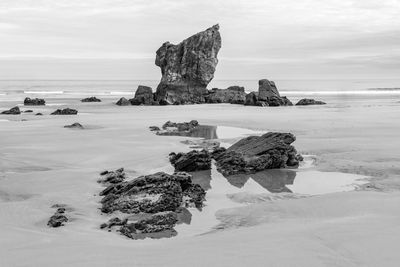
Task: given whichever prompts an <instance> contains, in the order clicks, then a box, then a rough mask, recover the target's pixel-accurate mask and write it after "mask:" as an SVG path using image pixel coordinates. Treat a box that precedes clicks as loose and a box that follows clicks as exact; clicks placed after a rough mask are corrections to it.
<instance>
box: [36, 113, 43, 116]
mask: <svg viewBox="0 0 400 267" xmlns="http://www.w3.org/2000/svg"><path fill="white" fill-rule="evenodd" d="M35 116H43V114H42V113H40V112H39V113H36V114H35Z"/></svg>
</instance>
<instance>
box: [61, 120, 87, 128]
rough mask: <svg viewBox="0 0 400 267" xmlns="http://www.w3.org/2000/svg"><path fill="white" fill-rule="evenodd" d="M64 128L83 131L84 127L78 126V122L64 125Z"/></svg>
mask: <svg viewBox="0 0 400 267" xmlns="http://www.w3.org/2000/svg"><path fill="white" fill-rule="evenodd" d="M64 128H70V129H84V127H83V126H82V124H80V123H79V122H75V123H73V124H71V125H65V126H64Z"/></svg>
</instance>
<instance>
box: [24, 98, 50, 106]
mask: <svg viewBox="0 0 400 267" xmlns="http://www.w3.org/2000/svg"><path fill="white" fill-rule="evenodd" d="M24 105H25V106H44V105H46V101H44V99H40V98H29V97H27V98H25V100H24Z"/></svg>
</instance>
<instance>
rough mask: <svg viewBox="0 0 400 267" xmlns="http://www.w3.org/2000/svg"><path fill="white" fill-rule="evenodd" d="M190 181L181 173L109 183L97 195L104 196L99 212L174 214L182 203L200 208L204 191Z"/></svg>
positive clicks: (188, 175) (189, 177)
mask: <svg viewBox="0 0 400 267" xmlns="http://www.w3.org/2000/svg"><path fill="white" fill-rule="evenodd" d="M191 178H192V176H191V175H190V174H188V173H184V172H178V173H174V174H172V175H169V174H167V173H164V172H158V173H155V174H151V175H146V176H140V177H138V178H136V179H134V180H131V181H129V182H122V183H117V184H112V185H110V186H108V187H107V188H106V189H104V190H103V191H102V192H101V193H100V195H101V196H104V198H103V199H102V201H101V203H102V208H101V211H102V212H105V213H111V212H114V211H117V210H118V211H121V212H123V213H140V212H144V213H157V212H162V211H176V210H177V209H178V208H179V207H181V206H182V205H183V204H187V205H190V204H191V203H193V204H194V205H196V206H198V207H201V206H202V202H203V201H204V197H205V191H204V190H202V191H201V190H198V189H197V187H196V188H194V187H195V185H194V184H193V183H192V180H191ZM192 191H195V192H197V196H193V194H191V192H192ZM183 196H188V197H187V198H186V201H187V202H186V203H184V202H183Z"/></svg>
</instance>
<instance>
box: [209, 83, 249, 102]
mask: <svg viewBox="0 0 400 267" xmlns="http://www.w3.org/2000/svg"><path fill="white" fill-rule="evenodd" d="M245 100H246V93H245V92H244V87H240V86H230V87H228V88H226V89H218V88H213V89H212V90H210V91H209V93H208V95H207V96H206V97H205V101H206V103H230V104H244V102H245Z"/></svg>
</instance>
